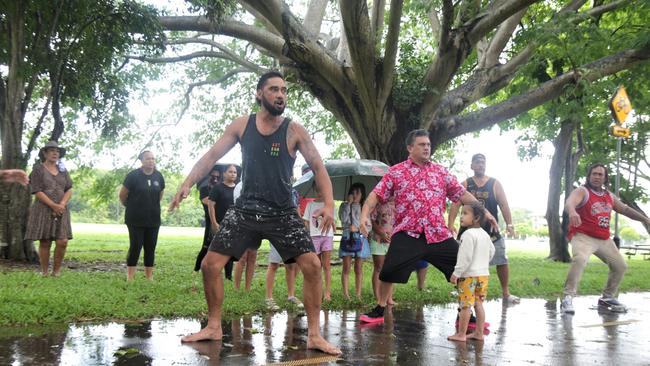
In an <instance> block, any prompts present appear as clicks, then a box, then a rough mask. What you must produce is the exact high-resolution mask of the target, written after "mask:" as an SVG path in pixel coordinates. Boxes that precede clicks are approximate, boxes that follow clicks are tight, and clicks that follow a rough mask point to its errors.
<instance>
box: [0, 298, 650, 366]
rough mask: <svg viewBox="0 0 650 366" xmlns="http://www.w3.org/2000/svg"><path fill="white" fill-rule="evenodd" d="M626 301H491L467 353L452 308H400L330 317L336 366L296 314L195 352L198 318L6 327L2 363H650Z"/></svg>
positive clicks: (236, 328)
mask: <svg viewBox="0 0 650 366" xmlns="http://www.w3.org/2000/svg"><path fill="white" fill-rule="evenodd" d="M620 299H621V301H622V302H624V303H625V304H627V305H628V306H629V307H630V311H629V312H628V313H626V314H610V313H599V312H598V311H597V310H592V309H591V307H592V306H593V304H595V303H596V301H597V297H594V296H589V297H580V298H576V299H575V300H574V305H575V308H576V314H575V315H574V316H566V315H562V314H561V313H560V312H559V304H558V303H557V301H546V300H540V299H522V302H521V304H518V305H515V306H511V307H507V308H503V307H502V306H501V302H500V301H489V302H487V303H486V304H485V309H486V313H487V321H489V322H490V323H491V325H490V330H491V334H490V335H488V336H487V337H486V339H485V342H483V343H481V342H474V341H469V342H467V343H466V344H465V343H454V342H449V341H447V339H446V337H447V336H448V335H450V334H452V333H453V331H454V322H455V317H456V312H455V305H454V304H448V305H444V306H427V307H424V308H419V309H407V308H404V307H399V306H398V307H397V308H395V309H394V310H393V312H392V317H391V316H387V318H386V322H385V324H384V325H375V326H361V325H360V324H359V322H358V317H359V315H360V313H359V312H356V311H329V312H323V313H322V314H321V325H322V328H321V329H322V330H323V335H324V336H325V337H326V339H328V340H329V341H331V342H332V343H334V344H336V345H337V346H339V347H341V349H342V350H343V356H342V357H341V358H340V359H339V360H338V361H331V358H327V357H325V356H326V355H324V354H322V353H319V352H315V351H309V350H306V349H305V343H306V338H307V318H306V317H305V316H304V315H295V314H288V313H276V314H272V315H253V316H250V317H244V318H241V319H237V320H233V321H224V322H223V331H224V339H223V341H222V342H198V343H193V344H181V343H180V337H181V336H182V335H185V334H188V333H191V332H194V331H197V330H199V329H200V327H201V324H200V322H199V321H197V320H194V319H174V320H151V321H146V322H142V323H126V324H124V323H107V324H75V325H70V326H64V327H51V328H38V329H16V328H9V329H8V328H0V364H2V365H172V364H173V365H263V364H273V363H279V362H289V361H294V362H292V363H291V364H293V365H304V364H307V361H308V360H306V359H315V358H319V359H320V360H321V361H324V362H323V363H320V364H342V365H361V364H363V365H387V364H394V365H441V364H442V365H445V364H448V365H455V364H462V365H483V364H485V365H494V364H512V365H520V364H540V365H582V364H591V365H594V364H595V365H599V364H601V365H616V364H622V365H636V364H648V363H649V362H650V361H647V360H648V358H647V357H645V356H644V355H645V354H646V350H647V349H648V348H649V347H650V337H648V336H647V328H648V322H649V321H648V320H647V319H649V318H650V307H648V306H647V305H646V304H647V303H648V301H650V293H631V294H624V295H621V297H620ZM328 360H330V361H328ZM310 364H313V363H310Z"/></svg>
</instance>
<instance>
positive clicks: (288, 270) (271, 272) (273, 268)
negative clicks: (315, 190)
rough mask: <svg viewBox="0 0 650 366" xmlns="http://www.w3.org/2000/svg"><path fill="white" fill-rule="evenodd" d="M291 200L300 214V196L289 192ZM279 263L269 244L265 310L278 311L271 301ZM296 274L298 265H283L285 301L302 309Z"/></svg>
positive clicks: (274, 251) (275, 252)
mask: <svg viewBox="0 0 650 366" xmlns="http://www.w3.org/2000/svg"><path fill="white" fill-rule="evenodd" d="M291 199H292V201H293V205H294V206H295V207H296V210H297V211H298V212H300V207H299V204H300V196H299V194H298V192H297V191H296V190H295V189H292V190H291ZM281 263H282V257H281V256H280V253H278V251H277V249H275V247H274V246H273V244H269V265H268V268H267V269H266V288H265V290H266V294H265V295H266V297H265V304H266V309H267V310H270V311H278V310H280V307H279V306H278V304H276V303H275V300H274V299H273V287H274V285H275V275H276V274H277V272H278V268H280V264H281ZM298 272H300V269H299V268H298V264H296V263H285V264H284V275H285V280H286V282H287V301H289V302H290V303H293V304H294V305H295V306H297V307H299V308H304V305H303V303H302V302H301V301H300V300H299V299H298V298H297V297H296V278H298Z"/></svg>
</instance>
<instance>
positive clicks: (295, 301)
mask: <svg viewBox="0 0 650 366" xmlns="http://www.w3.org/2000/svg"><path fill="white" fill-rule="evenodd" d="M287 301H289V302H291V303H293V304H294V305H296V306H297V307H299V308H301V309H302V308H304V307H305V306H304V305H303V304H302V301H300V299H298V298H297V297H295V296H289V297H288V298H287Z"/></svg>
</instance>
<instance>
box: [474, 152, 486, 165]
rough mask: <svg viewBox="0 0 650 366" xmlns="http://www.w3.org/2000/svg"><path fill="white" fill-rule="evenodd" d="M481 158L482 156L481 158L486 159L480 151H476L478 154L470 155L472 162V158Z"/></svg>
mask: <svg viewBox="0 0 650 366" xmlns="http://www.w3.org/2000/svg"><path fill="white" fill-rule="evenodd" d="M481 158H482V159H483V160H486V159H485V155H483V154H481V153H478V154H474V155H472V163H473V162H474V160H476V159H481Z"/></svg>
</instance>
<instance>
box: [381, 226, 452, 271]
mask: <svg viewBox="0 0 650 366" xmlns="http://www.w3.org/2000/svg"><path fill="white" fill-rule="evenodd" d="M457 257H458V242H457V241H456V240H455V239H454V238H449V239H447V240H445V241H442V242H440V243H432V244H427V240H426V238H425V236H424V234H421V235H420V237H419V238H414V237H412V236H410V235H408V234H406V233H405V232H398V233H396V234H395V235H393V237H392V238H391V240H390V245H389V246H388V252H387V253H386V259H385V260H384V265H383V266H382V267H381V272H380V273H379V279H380V280H381V281H384V282H390V283H406V282H408V280H409V277H410V276H411V272H413V268H415V267H416V265H417V262H418V261H419V260H420V259H422V260H425V261H427V262H429V263H431V264H432V265H433V266H434V267H436V268H437V269H438V270H439V271H440V272H442V273H443V274H444V275H445V277H446V278H447V281H449V278H450V277H451V275H452V273H454V267H455V266H456V258H457Z"/></svg>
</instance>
